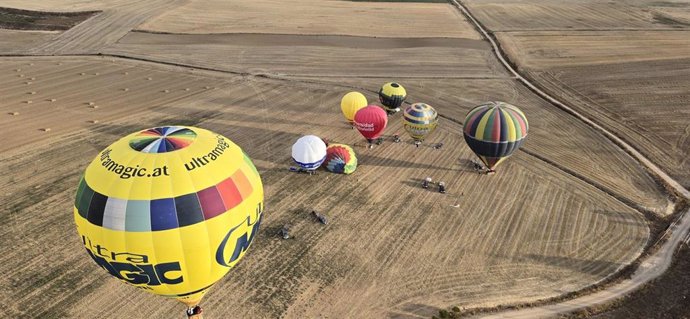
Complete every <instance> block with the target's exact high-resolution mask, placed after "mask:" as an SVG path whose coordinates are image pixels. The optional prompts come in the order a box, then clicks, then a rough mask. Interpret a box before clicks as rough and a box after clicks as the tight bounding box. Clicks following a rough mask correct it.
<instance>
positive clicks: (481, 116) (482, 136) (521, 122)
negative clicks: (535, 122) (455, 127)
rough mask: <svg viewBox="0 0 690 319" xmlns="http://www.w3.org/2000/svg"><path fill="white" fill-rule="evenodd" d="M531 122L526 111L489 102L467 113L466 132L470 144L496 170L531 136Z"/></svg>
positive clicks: (464, 131)
mask: <svg viewBox="0 0 690 319" xmlns="http://www.w3.org/2000/svg"><path fill="white" fill-rule="evenodd" d="M528 130H529V123H528V122H527V118H526V117H525V114H524V113H522V111H521V110H520V109H519V108H517V107H516V106H514V105H510V104H508V103H505V102H487V103H484V104H482V105H479V106H477V107H475V108H473V109H472V110H470V111H469V113H467V117H466V118H465V126H464V130H463V135H464V136H465V141H466V142H467V145H468V146H469V147H470V149H472V151H473V152H474V153H475V154H477V156H478V157H479V159H481V161H482V162H484V164H486V167H487V168H488V169H489V170H490V171H493V170H494V167H496V165H498V164H499V163H501V161H503V160H504V159H506V158H507V157H508V156H510V155H511V154H512V153H513V152H514V151H515V150H517V149H518V148H519V147H520V146H521V145H522V143H523V142H524V141H525V138H526V137H527V131H528Z"/></svg>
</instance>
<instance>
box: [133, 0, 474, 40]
mask: <svg viewBox="0 0 690 319" xmlns="http://www.w3.org/2000/svg"><path fill="white" fill-rule="evenodd" d="M209 8H213V10H209ZM464 19H465V18H464V17H463V16H462V15H461V14H460V13H458V12H457V11H456V10H455V9H454V8H453V7H452V6H450V5H449V4H444V3H385V2H353V1H339V0H293V1H290V5H285V4H284V2H283V1H281V0H235V1H224V0H203V1H201V0H191V1H186V3H185V4H183V5H181V6H179V7H177V8H176V9H173V10H170V11H167V12H165V13H163V14H161V15H159V16H157V17H155V18H153V19H151V20H149V21H147V22H146V23H144V24H143V25H142V26H141V27H140V29H142V30H147V31H157V32H169V33H201V34H206V33H269V34H285V33H287V34H311V35H314V34H330V35H357V36H379V37H397V38H407V37H454V38H470V39H479V36H478V34H477V33H476V32H474V30H473V29H472V27H471V26H470V25H469V24H468V23H466V21H464Z"/></svg>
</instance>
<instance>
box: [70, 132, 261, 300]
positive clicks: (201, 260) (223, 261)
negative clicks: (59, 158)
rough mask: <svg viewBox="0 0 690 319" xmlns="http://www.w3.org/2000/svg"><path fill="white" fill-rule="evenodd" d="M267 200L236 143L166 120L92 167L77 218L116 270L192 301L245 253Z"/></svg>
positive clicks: (91, 248) (93, 249) (86, 239)
mask: <svg viewBox="0 0 690 319" xmlns="http://www.w3.org/2000/svg"><path fill="white" fill-rule="evenodd" d="M263 199H264V193H263V186H262V183H261V178H260V176H259V173H258V172H257V171H256V168H255V167H254V164H252V161H251V160H250V159H249V157H247V155H246V154H245V153H244V152H243V151H242V150H241V149H240V148H239V147H238V146H237V145H235V144H234V143H233V142H232V141H230V140H228V139H227V138H225V137H223V136H222V135H219V134H215V133H213V132H210V131H207V130H204V129H200V128H195V127H184V126H166V127H156V128H151V129H147V130H143V131H140V132H136V133H133V134H130V135H128V136H126V137H124V138H122V139H120V140H118V141H116V142H115V143H113V144H111V145H110V146H108V147H107V148H106V149H105V150H103V151H102V152H100V153H99V154H98V156H97V157H96V158H95V159H94V160H93V161H92V162H91V164H89V166H88V167H87V168H86V171H85V173H84V176H83V178H82V180H81V182H80V184H79V189H78V191H77V196H76V201H75V204H74V220H75V222H76V225H77V231H78V232H79V235H80V236H81V242H82V243H83V245H84V247H85V248H86V251H87V252H88V254H89V255H90V256H91V257H92V258H93V260H94V261H95V262H96V263H97V264H98V265H99V266H101V267H102V268H103V269H105V270H106V271H108V272H109V273H110V274H111V275H112V276H114V277H116V278H118V279H120V280H121V281H124V282H125V283H128V284H130V285H133V286H135V287H138V288H142V289H144V290H146V291H149V292H152V293H154V294H157V295H161V296H165V297H170V298H174V299H177V300H179V301H180V302H182V303H184V304H186V305H187V306H189V307H192V306H194V305H197V304H198V303H199V301H200V300H201V298H202V296H203V295H204V294H205V293H206V292H207V291H208V289H209V288H210V287H211V286H212V285H213V284H214V283H215V282H216V281H218V280H219V279H221V278H222V277H223V276H224V275H225V274H226V273H227V272H228V270H230V269H231V268H232V267H233V266H234V265H235V264H236V263H237V262H238V261H239V260H240V259H241V258H242V257H243V255H244V254H245V251H246V250H247V248H248V247H249V245H250V244H251V242H252V240H253V239H254V238H255V236H256V234H257V231H258V229H259V225H260V223H261V217H262V212H263Z"/></svg>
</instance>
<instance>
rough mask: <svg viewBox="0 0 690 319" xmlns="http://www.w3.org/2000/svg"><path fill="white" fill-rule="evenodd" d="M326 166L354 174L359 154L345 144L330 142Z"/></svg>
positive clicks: (330, 169) (338, 171)
mask: <svg viewBox="0 0 690 319" xmlns="http://www.w3.org/2000/svg"><path fill="white" fill-rule="evenodd" d="M324 163H325V165H326V168H327V169H328V170H329V171H331V172H333V173H338V174H352V172H354V171H355V170H356V169H357V155H355V151H354V150H353V149H352V147H350V146H347V145H345V144H330V145H328V148H327V149H326V161H325V162H324Z"/></svg>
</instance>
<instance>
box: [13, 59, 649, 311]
mask: <svg viewBox="0 0 690 319" xmlns="http://www.w3.org/2000/svg"><path fill="white" fill-rule="evenodd" d="M46 59H47V58H46ZM52 59H54V60H53V61H56V60H57V61H63V66H64V65H69V66H70V67H72V68H73V70H74V71H77V72H79V71H84V73H87V74H88V73H89V72H93V73H99V74H104V75H106V74H110V75H108V76H110V77H111V78H110V81H109V82H111V83H113V84H112V88H115V86H118V87H119V86H126V87H130V88H131V89H132V90H135V89H136V88H137V87H140V86H142V85H144V86H145V85H146V84H145V83H146V82H151V81H147V80H144V81H146V82H144V83H141V82H139V81H140V80H139V79H136V78H134V77H133V78H132V79H130V78H127V77H121V78H115V76H116V75H117V74H118V73H119V71H121V70H122V69H129V71H127V72H130V73H129V75H128V76H130V75H132V74H133V73H134V72H135V69H142V70H145V72H147V73H148V74H153V75H152V78H153V79H154V80H155V79H157V78H158V77H159V76H166V75H167V76H168V77H172V74H171V73H170V72H171V69H169V68H162V69H159V68H157V67H152V66H150V64H148V63H135V62H127V63H125V64H124V65H126V67H122V66H120V69H118V68H116V67H117V65H118V64H119V63H121V61H120V60H119V59H118V60H116V62H115V63H112V62H107V60H106V61H105V62H101V59H89V58H75V59H74V60H73V59H56V58H52ZM94 60H95V61H94ZM9 61H10V62H13V63H15V65H19V64H28V63H34V66H37V67H42V68H43V72H42V73H50V72H49V70H50V68H48V66H47V65H40V63H39V61H36V59H18V58H17V59H11V60H9ZM7 62H8V61H7V60H6V61H4V63H7ZM135 66H136V67H135ZM14 67H16V68H18V67H17V66H14ZM10 71H11V70H10ZM142 72H143V71H142ZM178 72H180V71H179V70H178ZM59 73H61V74H64V73H66V72H59ZM0 74H5V72H3V73H0ZM77 74H79V73H77ZM78 76H79V75H78ZM179 76H188V77H195V78H198V80H197V81H200V82H201V81H207V80H208V81H213V82H214V83H215V84H214V85H216V87H217V88H218V89H216V90H212V91H210V92H205V93H199V94H197V95H194V96H189V97H179V98H178V99H172V100H155V101H156V103H151V104H156V107H151V108H140V105H142V103H143V101H150V100H151V94H154V93H149V94H146V95H143V94H142V95H138V96H137V97H136V98H134V99H133V100H131V101H130V102H129V103H122V102H121V103H120V104H119V105H120V107H121V109H120V111H121V113H120V114H119V115H118V114H116V115H112V117H111V120H108V121H106V122H99V123H96V124H89V125H88V126H81V127H80V126H70V129H69V130H66V131H60V130H57V129H54V130H53V131H51V132H50V133H49V134H55V135H54V136H52V137H46V136H43V138H40V139H34V140H33V142H26V143H25V144H23V145H18V146H17V145H16V144H15V147H14V148H13V149H11V152H3V157H2V162H3V164H4V165H3V166H2V168H1V170H2V171H0V176H3V177H2V179H1V180H0V181H2V183H1V185H2V187H3V189H5V193H4V194H3V195H2V196H3V202H4V203H6V205H4V206H3V208H2V209H1V210H0V215H2V217H3V218H4V219H5V220H7V223H8V224H9V225H12V227H6V228H5V231H4V232H2V233H0V237H1V241H2V242H3V243H13V245H15V246H13V249H11V250H9V249H7V250H6V251H7V253H6V254H3V256H2V259H0V260H1V261H2V264H3V265H4V266H3V267H7V268H8V269H23V270H22V271H20V272H19V273H18V275H17V276H13V277H6V278H4V279H0V286H2V287H10V291H13V292H14V294H13V295H12V296H11V297H12V302H10V300H9V299H8V298H10V296H8V295H4V294H0V302H4V303H5V304H8V305H11V306H10V307H8V309H7V311H8V312H9V313H10V314H11V315H13V316H26V315H29V314H30V315H37V316H39V317H63V316H65V317H121V316H133V315H134V316H146V317H172V316H176V315H179V314H180V312H181V311H180V308H181V307H180V306H179V305H177V304H175V303H174V302H173V301H169V300H164V299H162V298H157V297H154V296H152V295H149V294H147V293H145V292H142V291H138V290H136V289H134V288H131V287H127V286H125V285H122V284H121V283H120V282H117V280H115V279H112V278H110V277H109V276H108V275H107V274H106V273H105V272H104V271H103V270H102V269H99V268H98V266H96V265H95V264H94V263H93V262H92V261H91V260H90V259H89V258H88V257H87V256H86V254H84V253H83V251H82V248H81V247H80V245H81V243H80V242H79V241H78V240H77V239H76V233H75V231H74V226H73V222H72V215H71V212H72V210H71V207H72V201H73V196H74V187H75V185H76V184H77V182H78V179H79V174H80V171H81V170H82V169H83V168H84V167H85V166H86V164H87V163H88V162H89V161H90V160H91V158H92V157H93V156H95V155H96V153H97V152H98V151H99V150H101V149H102V148H103V147H105V146H106V145H107V144H108V143H110V142H112V141H113V140H115V139H116V138H117V137H119V136H121V135H123V134H126V133H128V132H131V131H134V130H137V129H139V128H141V127H148V126H153V125H162V124H168V123H182V124H193V125H199V126H202V127H205V128H208V129H211V130H214V131H217V132H219V133H222V134H224V135H226V136H228V137H229V138H230V139H232V140H234V141H235V142H236V143H238V144H239V145H240V146H241V147H243V148H244V149H245V150H246V151H247V152H248V153H249V155H250V156H251V157H252V158H253V159H254V160H255V163H256V164H257V167H258V169H259V171H260V172H261V174H262V176H263V180H264V184H265V185H266V201H267V202H266V207H267V213H266V217H265V218H266V219H265V221H264V224H263V225H262V231H261V232H260V233H259V237H258V238H257V240H256V241H255V244H254V246H253V247H252V249H251V252H250V253H249V254H248V255H247V257H246V258H245V260H244V261H242V262H241V263H240V264H239V266H238V267H237V268H236V269H234V270H233V271H232V273H231V274H230V275H229V276H227V277H226V278H225V279H224V280H223V281H221V282H219V283H218V284H217V286H216V287H214V288H213V289H212V290H211V292H210V293H209V294H208V295H207V297H206V298H205V300H204V306H205V307H206V312H205V313H207V314H208V316H209V317H222V316H223V315H222V314H227V313H233V316H236V317H253V318H275V317H278V316H284V317H286V318H304V317H318V316H327V317H387V316H389V317H392V316H415V315H418V316H419V315H421V316H430V315H431V314H433V313H435V311H436V310H435V309H437V308H438V307H447V305H448V304H460V305H463V306H488V305H495V304H498V303H505V302H512V301H521V300H533V299H538V298H544V297H550V296H556V295H559V294H561V293H564V292H567V291H572V290H576V289H578V288H581V287H584V286H587V285H589V284H591V283H592V282H595V281H597V280H600V279H602V278H604V277H605V276H607V275H608V274H610V273H611V272H613V271H615V270H616V269H618V268H619V267H621V266H623V265H625V264H627V263H628V262H630V261H631V260H632V259H634V258H635V257H636V256H637V255H638V254H639V253H640V250H641V248H642V247H643V246H644V245H645V243H646V241H647V236H648V232H649V231H648V228H647V225H646V224H647V221H646V220H645V218H644V217H643V216H642V215H641V214H640V213H639V212H637V211H635V210H634V209H632V208H631V207H629V206H627V205H625V204H624V203H622V202H620V201H618V200H616V199H615V198H614V197H612V196H610V195H609V194H607V193H606V192H604V191H602V190H600V189H598V188H596V187H594V186H592V185H590V184H588V183H586V182H584V181H583V180H581V179H579V178H576V177H574V176H572V175H570V174H567V173H565V172H564V171H563V170H561V169H558V168H556V167H554V166H553V165H550V164H548V163H545V162H543V161H540V160H535V159H534V158H533V157H532V155H530V154H528V153H524V152H519V153H518V154H516V155H515V156H514V157H513V158H512V159H511V160H510V161H508V162H507V163H505V164H504V165H502V166H501V168H500V172H499V174H496V175H494V176H485V175H477V174H476V173H473V172H472V171H471V169H470V167H469V159H471V158H472V156H473V155H471V152H470V151H469V149H468V148H467V147H466V146H465V144H464V141H463V140H462V137H461V136H460V135H459V134H458V131H459V129H460V127H459V126H458V125H457V124H455V123H454V122H452V121H449V120H445V119H443V120H442V122H441V126H440V128H439V130H437V131H436V132H435V133H434V135H433V136H432V137H431V138H430V139H429V142H428V143H429V144H430V143H433V142H438V141H443V142H444V144H445V146H444V148H443V149H441V150H434V149H433V148H431V147H429V146H428V145H429V144H426V145H425V146H423V147H421V148H419V149H417V148H415V147H413V146H412V145H411V144H410V143H409V141H408V139H407V138H405V142H404V143H401V144H393V143H390V142H385V143H384V145H381V146H378V147H376V148H374V149H372V150H368V149H366V148H364V147H363V146H364V142H363V139H362V138H361V137H359V135H358V134H357V133H356V132H355V131H352V130H351V129H349V128H348V127H347V126H346V125H345V124H344V123H343V122H342V118H341V115H340V113H339V110H338V108H337V107H335V106H337V103H338V101H339V99H340V95H341V93H342V92H341V91H340V90H337V89H334V88H333V87H331V86H328V85H322V84H308V83H300V82H292V83H289V85H286V82H285V81H270V80H250V79H243V80H236V79H234V78H228V79H218V78H207V77H206V76H204V75H203V74H196V73H195V74H188V75H179V74H178V75H175V77H179ZM37 79H38V78H37ZM204 79H206V80H204ZM91 80H92V81H93V80H94V78H92V79H91ZM154 80H152V81H154ZM170 80H171V81H172V79H170ZM181 80H182V79H178V80H177V82H178V83H179V82H180V81H181ZM130 81H131V82H130ZM78 83H80V82H75V83H73V84H71V85H70V86H71V87H75V86H79V84H78ZM199 84H201V83H199ZM65 85H68V84H65ZM150 85H151V86H152V87H151V89H154V88H155V89H156V90H157V89H159V88H161V85H160V84H154V83H153V82H151V84H150ZM492 85H493V84H492ZM99 86H102V85H99ZM483 86H486V83H484V84H483ZM106 87H107V86H106ZM499 87H500V86H499ZM413 88H414V86H411V89H413ZM343 89H345V88H343ZM37 91H38V89H37ZM414 91H415V90H414V89H413V91H412V92H414ZM130 92H131V91H130ZM173 92H175V90H172V91H171V93H169V94H172V93H173ZM108 94H110V93H108ZM112 94H113V96H116V95H115V93H112ZM485 94H489V93H488V91H487V89H483V91H478V92H473V91H470V92H467V93H466V95H465V94H463V96H469V97H468V99H470V100H472V101H473V100H483V99H485V96H484V95H485ZM519 94H526V92H524V93H519ZM154 96H155V95H154ZM444 96H445V95H444ZM368 98H370V99H372V98H373V95H371V94H368ZM77 100H81V96H79V95H77V96H75V97H70V96H67V95H65V96H63V97H62V98H60V97H58V99H57V101H56V102H54V103H67V104H66V105H65V107H66V106H68V105H73V104H72V103H68V102H69V101H77ZM434 103H436V102H434ZM436 104H437V105H441V104H442V103H436ZM70 108H71V107H70ZM104 108H105V107H104ZM454 109H455V108H454V107H441V108H440V111H441V112H442V113H443V112H450V114H453V112H459V113H463V114H464V112H463V111H459V110H458V111H454ZM100 110H101V109H98V111H100ZM535 110H536V107H535ZM132 111H136V113H132ZM528 112H530V111H528ZM23 114H25V113H21V114H20V115H19V116H22V115H23ZM28 114H29V116H37V120H39V121H40V119H41V117H42V115H41V114H40V113H38V112H30V113H28ZM54 116H55V115H54ZM65 119H66V118H65ZM548 120H549V119H548V118H545V119H544V120H543V121H548ZM27 123H28V122H27ZM542 123H543V122H541V121H535V122H534V123H533V129H534V130H533V132H537V131H540V130H543V128H541V127H542V125H546V123H543V124H542ZM3 127H6V126H3ZM574 129H575V130H585V131H586V130H588V128H586V127H582V128H580V126H577V125H576V126H575V127H574ZM396 131H398V132H401V131H402V127H401V122H400V121H399V119H398V120H392V122H391V127H390V128H389V129H388V133H387V134H391V132H396ZM306 133H313V134H317V135H320V136H323V137H326V138H328V139H330V140H333V141H338V142H344V143H349V144H354V145H355V148H356V150H357V152H358V153H359V157H360V165H361V166H360V168H359V169H358V171H357V172H356V174H355V175H352V176H340V175H333V174H329V173H326V172H321V173H320V174H319V175H316V176H307V175H299V174H294V173H290V172H288V171H287V169H286V167H287V166H288V165H290V157H289V148H290V145H292V143H293V141H294V140H295V139H296V138H297V137H299V136H300V135H302V134H306ZM388 136H389V135H388ZM533 137H534V138H535V139H534V140H530V141H528V144H527V145H526V146H527V148H529V145H530V143H533V141H538V140H539V138H538V135H534V136H533ZM531 138H532V137H531ZM534 143H535V145H536V144H541V142H534ZM11 154H12V155H11ZM622 156H624V155H622ZM46 163H48V165H47V164H46ZM625 174H627V173H625ZM427 175H429V176H433V177H434V179H437V180H444V181H446V183H447V184H448V187H449V191H450V193H449V194H446V195H441V194H438V193H435V192H432V191H425V190H422V189H421V188H419V187H418V184H419V182H420V180H421V178H423V177H424V176H427ZM486 190H491V191H486ZM496 194H501V196H496ZM393 198H404V199H405V201H396V200H392V199H393ZM410 202H415V203H418V204H416V205H409V204H408V203H410ZM487 202H491V203H492V204H490V205H487V204H486V203H487ZM451 205H457V206H458V207H457V208H455V207H451ZM309 208H315V209H317V210H319V211H322V212H324V213H326V214H327V215H328V216H329V217H330V219H331V220H332V222H331V224H330V225H328V226H325V227H324V226H322V225H319V224H317V223H315V222H314V221H312V220H311V219H310V217H309V216H308V214H307V213H306V212H307V209H309ZM285 223H289V224H291V225H292V226H293V235H294V236H295V239H293V240H288V241H283V240H280V239H278V238H277V236H276V234H275V233H276V232H277V230H278V229H279V228H280V226H281V225H283V224H285ZM39 234H40V235H39ZM66 234H67V235H66ZM71 236H73V237H74V238H73V239H74V240H70V239H69V238H70V237H71ZM55 242H59V243H60V250H59V251H56V252H55V253H54V254H53V255H51V256H50V257H48V256H47V255H45V252H46V251H52V250H51V248H50V247H55V244H54V243H55ZM39 265H50V266H49V271H46V270H45V269H44V268H42V267H41V266H39ZM410 265H414V267H410ZM477 283H481V285H478V284H477ZM3 291H8V290H6V289H3ZM228 301H232V302H228ZM67 305H69V307H67ZM77 309H78V310H77Z"/></svg>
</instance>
